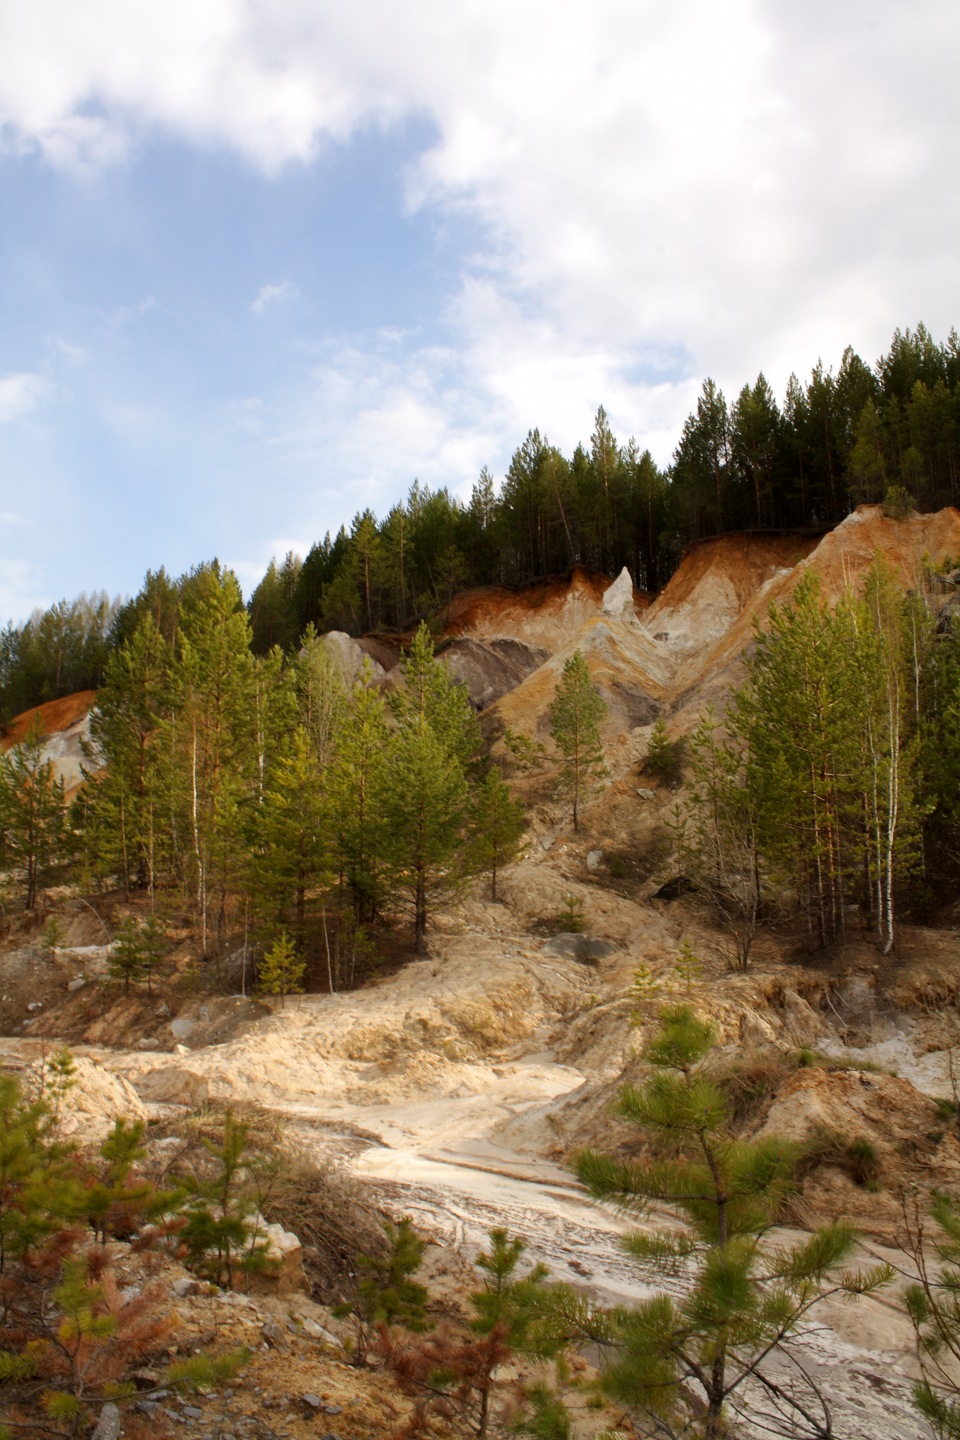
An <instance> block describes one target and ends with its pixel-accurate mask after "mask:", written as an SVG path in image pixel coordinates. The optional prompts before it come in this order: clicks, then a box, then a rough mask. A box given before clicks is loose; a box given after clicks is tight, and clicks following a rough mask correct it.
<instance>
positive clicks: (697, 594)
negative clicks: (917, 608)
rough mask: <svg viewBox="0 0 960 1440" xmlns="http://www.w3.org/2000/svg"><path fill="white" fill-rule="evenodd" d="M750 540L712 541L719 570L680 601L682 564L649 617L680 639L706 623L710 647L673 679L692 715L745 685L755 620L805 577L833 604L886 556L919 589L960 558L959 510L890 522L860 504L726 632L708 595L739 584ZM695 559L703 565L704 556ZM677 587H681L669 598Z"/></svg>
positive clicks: (764, 586)
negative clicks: (927, 576)
mask: <svg viewBox="0 0 960 1440" xmlns="http://www.w3.org/2000/svg"><path fill="white" fill-rule="evenodd" d="M750 540H751V537H749V536H737V537H729V540H727V539H726V538H725V539H724V540H722V541H715V542H711V543H712V544H713V545H715V546H718V547H721V546H723V547H724V548H723V549H722V550H721V553H720V555H719V556H718V557H717V560H718V564H717V565H716V567H715V568H713V567H709V566H708V567H705V568H703V573H702V575H698V576H696V578H695V579H694V583H693V584H692V585H691V586H690V589H689V594H688V595H686V596H685V597H684V598H682V599H675V598H674V596H676V595H678V594H679V595H683V586H684V584H685V583H686V580H685V576H684V573H683V572H684V566H685V563H686V562H684V564H683V565H681V567H680V569H679V570H678V571H677V574H676V575H675V576H674V577H673V580H671V582H670V584H669V585H668V586H667V588H666V589H665V590H664V592H663V595H662V596H661V597H660V599H659V600H658V602H657V606H656V607H652V608H651V611H650V615H649V616H648V617H647V618H649V619H650V620H651V623H657V624H658V625H663V624H664V623H665V622H666V621H667V620H668V619H669V620H671V621H672V622H673V623H674V624H675V625H676V629H677V631H678V633H680V634H683V633H690V632H692V631H693V630H694V629H695V628H696V626H697V624H698V623H700V624H702V628H703V633H704V639H705V641H706V643H705V644H703V645H702V646H700V647H699V648H697V649H693V648H687V649H685V650H684V653H683V654H682V655H681V656H680V657H679V661H680V663H679V664H678V666H677V670H676V674H675V680H674V686H675V689H674V707H675V708H676V709H680V710H684V711H687V712H688V713H689V712H691V711H692V710H696V711H699V710H702V709H703V707H704V706H705V705H706V704H707V703H708V701H712V702H713V703H715V704H717V705H718V706H720V705H722V702H723V696H724V694H725V693H726V691H727V689H728V688H729V686H730V685H731V684H737V683H739V681H740V679H741V677H742V667H741V665H740V657H741V655H742V654H743V652H744V650H745V649H747V647H748V646H749V645H750V644H751V642H752V639H753V632H754V622H755V620H759V622H760V623H761V624H763V621H764V617H765V615H766V614H767V612H768V611H769V608H770V606H771V605H772V604H777V605H782V604H784V603H785V602H786V601H789V599H790V598H791V596H792V595H793V593H794V591H795V590H796V588H797V586H798V585H799V583H800V581H801V580H802V578H803V577H804V576H805V575H807V574H814V575H816V576H817V578H818V579H819V581H820V586H821V591H822V593H823V596H824V598H825V599H826V600H828V601H830V602H835V601H837V600H839V599H840V597H841V595H842V594H843V592H844V590H845V589H846V588H847V587H848V586H849V587H851V588H853V589H854V590H856V589H857V587H858V585H859V583H860V582H861V580H862V578H863V576H864V574H865V573H866V571H867V570H868V569H869V568H870V566H871V565H872V564H873V562H874V560H875V559H876V557H877V556H882V557H883V559H884V560H885V561H886V562H887V564H889V565H891V566H892V567H893V568H894V570H895V571H896V573H897V574H898V576H899V578H900V582H901V584H902V585H903V587H904V589H913V588H915V587H917V586H919V585H920V583H921V582H922V576H923V569H924V565H925V564H926V565H934V566H936V565H939V564H942V563H943V562H944V561H945V560H947V559H949V558H951V557H954V556H957V555H960V511H958V510H955V509H953V508H952V507H950V508H947V509H944V510H939V511H937V512H936V513H935V514H931V515H912V516H910V517H909V518H908V519H906V520H892V519H889V518H888V517H887V516H885V515H884V514H883V512H882V509H881V507H880V506H879V505H861V506H860V507H859V508H858V509H857V510H855V511H854V512H853V514H852V515H848V516H847V518H846V520H844V521H843V522H842V523H841V524H840V525H838V526H837V527H836V529H835V530H831V531H829V533H828V534H826V535H824V536H823V538H822V539H821V540H820V541H819V542H817V543H815V544H813V545H812V546H811V548H810V549H809V551H808V553H807V554H805V555H801V556H800V557H799V558H798V560H797V562H796V563H795V564H794V565H792V566H787V565H782V566H777V567H776V568H771V569H770V571H769V573H768V574H767V576H766V577H765V578H763V579H762V580H761V583H760V584H759V585H758V587H757V588H756V590H755V591H754V593H753V595H752V596H751V597H749V598H748V599H747V600H746V601H745V603H742V604H740V606H739V609H738V610H737V612H736V613H732V609H733V607H732V605H731V606H730V607H729V609H728V612H727V613H728V616H729V620H728V623H727V624H726V626H725V627H724V628H723V629H722V630H721V629H720V627H719V626H718V625H716V624H715V623H714V624H711V623H710V622H709V620H708V619H707V618H706V617H708V615H709V611H710V597H711V594H714V595H715V594H716V593H717V591H718V590H719V589H720V587H721V586H729V587H732V586H733V585H734V584H735V579H734V577H735V576H736V573H737V567H736V566H735V565H733V566H731V565H730V563H729V557H730V548H731V547H730V541H737V542H744V541H746V542H750ZM798 543H801V544H802V543H803V542H798ZM690 558H691V559H692V560H693V561H694V562H695V563H696V564H698V565H701V566H702V559H701V557H699V556H696V555H695V556H692V557H690ZM784 558H786V554H785V555H784ZM691 568H693V567H691ZM675 582H677V584H676V589H675V590H674V591H673V595H671V594H670V592H671V590H672V588H673V587H674V584H675ZM655 611H656V614H655ZM701 617H702V618H701ZM718 630H719V633H717V632H718ZM684 718H686V717H684ZM679 728H680V729H685V728H686V725H685V723H683V722H681V724H680V727H679Z"/></svg>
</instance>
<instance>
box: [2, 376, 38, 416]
mask: <svg viewBox="0 0 960 1440" xmlns="http://www.w3.org/2000/svg"><path fill="white" fill-rule="evenodd" d="M49 389H50V386H49V384H48V382H47V381H46V380H45V379H44V377H43V376H42V375H38V374H36V373H35V372H33V371H29V370H26V371H21V372H20V373H19V374H14V375H3V376H0V424H5V423H7V422H9V421H11V420H19V419H20V417H21V416H22V415H26V414H28V413H29V411H31V410H33V409H35V408H36V406H37V405H39V403H40V401H41V400H42V399H43V397H44V395H46V394H47V392H48V390H49Z"/></svg>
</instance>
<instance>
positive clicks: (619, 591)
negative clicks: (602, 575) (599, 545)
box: [603, 565, 636, 621]
mask: <svg viewBox="0 0 960 1440" xmlns="http://www.w3.org/2000/svg"><path fill="white" fill-rule="evenodd" d="M603 613H604V615H610V616H611V617H612V618H613V619H614V620H624V621H630V620H635V619H636V611H635V609H634V607H633V581H632V580H631V578H630V571H629V570H628V569H627V567H626V565H624V567H623V569H622V570H621V571H620V574H619V575H618V576H617V578H616V580H614V582H613V584H612V585H611V586H610V589H609V590H605V591H604V592H603Z"/></svg>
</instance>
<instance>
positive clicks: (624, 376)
mask: <svg viewBox="0 0 960 1440" xmlns="http://www.w3.org/2000/svg"><path fill="white" fill-rule="evenodd" d="M958 53H960V9H958V7H957V6H956V5H955V4H954V3H953V0H927V3H926V4H925V5H924V6H923V7H921V8H920V9H916V7H914V8H913V9H909V8H907V7H904V6H903V5H902V4H901V3H899V0H874V3H872V4H871V5H870V6H869V7H866V6H865V5H863V4H862V3H853V4H850V5H846V6H840V7H838V6H837V5H836V4H835V3H834V0H831V3H830V4H829V6H828V4H827V0H809V3H808V4H805V5H795V6H789V7H788V6H784V5H783V4H779V3H775V0H728V3H727V4H726V5H723V6H720V5H717V4H716V0H687V3H685V4H684V5H682V6H670V5H667V4H666V3H664V0H595V3H594V4H592V5H591V6H589V7H588V6H586V5H580V6H575V5H565V6H559V7H558V6H557V5H556V4H555V3H547V0H482V3H481V0H461V3H458V4H456V5H450V4H448V3H445V0H408V3H407V4H405V5H403V6H398V5H396V4H395V3H393V0H365V3H364V4H363V5H362V6H353V7H350V6H344V5H334V4H333V3H332V0H321V3H320V4H318V3H317V0H270V3H269V4H268V3H267V0H251V3H241V0H207V3H205V4H204V5H197V4H195V3H194V0H171V3H169V4H168V5H167V6H166V7H164V8H163V9H162V11H161V9H159V8H158V7H148V6H144V5H136V4H130V3H129V0H86V3H85V4H84V5H83V6H77V5H75V4H72V3H69V0H33V3H32V4H30V5H29V6H27V5H24V6H20V7H14V11H12V12H11V16H10V17H8V18H7V19H6V22H5V39H4V45H3V47H2V50H0V126H4V125H5V126H6V127H7V128H6V134H7V137H8V140H7V143H8V144H10V145H13V146H17V147H19V148H21V149H23V148H25V147H26V148H34V149H37V150H39V151H41V152H42V153H43V154H44V155H45V156H46V157H47V159H48V160H49V162H50V163H51V164H55V165H60V166H65V167H70V166H74V167H81V168H82V167H90V166H96V165H105V164H110V163H115V162H116V160H117V159H118V158H119V157H122V156H124V155H126V154H128V153H129V151H130V148H131V147H132V146H136V145H137V144H139V143H140V141H141V139H142V138H143V137H145V136H149V135H150V134H151V133H152V132H153V131H155V130H157V129H161V130H163V131H165V132H167V133H172V134H174V135H177V136H180V137H182V138H185V139H187V140H188V141H191V142H194V143H198V144H202V145H207V146H211V147H212V146H224V145H225V146H229V147H231V148H233V149H234V150H236V151H238V152H240V153H241V154H242V155H244V156H245V157H246V158H247V159H248V160H249V161H250V162H251V163H252V164H254V165H256V166H258V167H260V168H261V169H263V170H264V171H266V172H272V171H276V170H277V169H278V168H280V167H282V166H283V165H286V164H290V163H304V162H309V161H310V160H311V159H312V158H313V157H315V156H316V154H317V153H318V151H319V150H320V149H321V148H322V146H323V145H324V144H326V143H329V142H330V141H331V140H334V141H336V140H342V139H344V138H346V137H348V136H349V135H351V134H352V133H353V132H354V131H356V130H357V129H358V128H359V127H360V126H369V125H384V126H385V125H389V124H390V123H391V122H392V121H394V120H396V119H398V118H400V117H404V116H411V115H414V116H417V117H420V118H426V120H427V121H428V122H430V123H431V124H432V125H433V127H434V128H435V132H436V141H435V143H434V144H433V146H432V147H431V148H430V150H429V151H428V153H426V154H425V155H424V156H422V157H421V158H420V161H419V163H417V164H416V165H414V166H413V168H412V169H411V171H410V172H409V175H408V190H407V202H408V204H409V206H410V207H411V208H416V207H418V206H421V207H422V206H430V207H434V208H437V209H439V210H441V211H463V212H466V213H467V214H469V215H470V216H472V217H475V218H477V219H478V220H480V221H481V222H482V225H483V233H484V236H485V237H486V238H485V241H484V247H483V250H482V253H479V254H478V255H477V257H476V267H475V275H474V277H473V278H471V277H467V278H466V279H465V284H464V290H463V295H462V298H461V304H460V307H459V309H458V311H457V313H456V314H455V315H453V316H452V317H450V318H451V327H452V328H451V336H452V344H453V345H454V346H455V347H456V348H457V350H458V351H460V350H461V349H462V354H460V356H459V358H458V360H457V363H456V365H455V366H454V367H453V369H452V370H451V366H450V363H449V360H448V358H442V359H441V358H438V357H437V356H435V355H427V354H422V355H419V356H418V357H417V358H416V361H415V364H414V367H413V370H412V373H406V372H405V371H404V369H403V367H402V366H400V364H399V361H391V359H390V357H389V356H388V355H387V354H386V353H385V352H384V351H383V350H382V349H381V350H380V351H377V352H375V353H374V354H373V355H372V357H370V356H366V355H364V356H360V355H351V354H350V353H344V354H343V355H341V356H340V357H338V360H342V361H343V363H344V364H345V366H346V370H345V373H344V374H343V375H337V374H335V373H332V372H331V371H330V370H329V369H323V368H322V369H321V373H320V374H318V377H317V383H318V384H319V385H320V387H321V389H322V392H323V395H324V396H325V397H326V401H327V404H326V406H325V407H322V408H323V409H324V412H325V413H326V414H328V416H330V417H332V413H333V412H332V410H331V409H330V406H332V404H333V403H334V400H335V399H336V398H337V397H339V400H340V401H342V402H343V403H347V402H349V403H351V404H353V405H355V406H356V407H357V409H356V411H355V412H353V413H354V420H353V422H352V425H353V427H354V433H352V434H345V435H343V436H341V437H340V438H339V439H337V440H336V442H335V445H334V448H335V450H336V453H337V455H338V456H340V457H341V458H343V459H347V458H350V457H352V463H353V465H354V471H353V472H351V473H356V474H357V475H358V476H360V475H364V474H367V475H369V476H371V477H372V475H373V474H375V473H377V471H376V466H377V465H380V464H383V465H388V466H389V471H390V473H392V474H396V473H398V472H399V471H400V470H402V469H409V472H410V474H411V478H412V475H413V474H416V473H420V474H424V473H437V474H439V473H440V472H441V468H442V464H443V463H446V462H449V463H451V464H453V463H457V464H459V465H462V466H466V465H472V464H473V461H474V460H475V459H479V460H480V461H481V463H482V460H483V459H484V458H486V457H485V456H484V455H483V453H482V452H483V450H484V448H485V447H486V446H488V445H490V446H492V445H499V444H500V443H501V441H500V438H499V437H500V436H501V434H502V430H503V428H504V427H507V426H512V427H514V429H513V433H514V437H515V438H519V435H518V431H519V432H521V433H522V431H523V430H524V429H525V428H526V426H527V425H528V424H530V423H542V424H543V425H544V426H545V427H546V426H549V427H550V429H551V433H552V434H553V435H554V436H555V438H556V439H557V440H558V442H561V441H562V442H564V443H566V427H568V426H569V427H570V428H571V429H572V427H573V421H574V416H575V415H577V416H578V415H579V414H582V412H583V410H584V408H585V406H586V404H587V401H586V398H585V397H589V410H590V411H592V409H593V408H595V405H596V403H598V402H599V401H600V400H603V401H604V403H605V404H606V405H607V408H608V410H609V411H610V413H611V416H612V417H613V418H614V419H615V420H616V418H617V417H618V416H619V417H622V418H620V420H619V430H620V432H621V433H628V432H629V431H630V430H635V431H637V432H638V436H639V438H641V440H642V441H643V442H644V443H651V445H652V446H653V447H654V448H655V449H656V450H657V451H658V452H659V453H660V455H661V458H665V456H664V454H663V452H664V450H667V451H668V450H669V447H670V444H671V443H672V441H675V439H676V436H677V432H678V424H679V419H680V418H682V414H683V410H684V408H685V407H687V406H688V405H689V401H690V397H691V389H690V385H689V382H688V378H687V377H689V376H691V375H696V376H697V377H698V379H699V377H701V376H702V375H703V374H705V373H707V372H711V373H713V374H714V375H715V377H716V378H717V379H718V381H719V382H720V383H721V384H722V385H723V386H724V387H725V388H726V389H727V390H728V391H730V390H732V389H733V388H734V387H735V386H738V385H740V384H742V383H743V382H744V381H747V380H752V379H753V378H754V376H755V375H756V372H757V370H759V369H760V368H761V367H762V368H763V369H764V370H765V371H766V373H767V374H768V377H769V378H770V380H771V381H772V383H773V384H774V385H775V387H776V388H778V389H782V387H783V385H784V383H785V381H786V378H787V374H788V373H789V371H790V370H791V369H794V368H795V369H797V370H798V371H799V372H800V373H801V374H804V373H806V371H807V370H808V369H809V367H810V365H811V364H812V363H813V362H814V361H815V360H816V358H817V356H818V355H819V354H822V355H823V357H824V359H825V360H827V361H828V362H830V361H835V360H837V359H838V358H839V356H840V353H841V351H842V348H843V346H844V345H845V344H846V343H847V342H848V341H849V342H852V343H854V344H855V345H856V346H858V348H860V349H861V352H862V353H863V354H864V356H865V358H866V359H867V360H873V359H874V358H875V356H876V355H877V354H878V353H879V351H880V350H881V349H882V348H884V347H885V346H886V344H887V343H888V341H889V338H890V334H891V332H892V330H893V327H894V326H895V325H898V324H899V325H904V324H913V323H915V322H916V321H917V320H920V319H924V320H926V321H927V323H928V324H929V325H930V326H931V328H932V329H933V331H934V333H935V334H938V335H940V334H943V333H944V332H945V330H946V328H947V327H948V325H949V324H950V323H952V322H953V321H955V320H956V318H957V315H958V313H960V270H958V268H957V266H956V259H955V253H954V251H955V244H954V240H955V236H956V234H957V231H958V226H960V190H958V189H957V187H956V186H954V185H952V184H950V183H949V181H948V179H947V178H945V177H949V175H950V174H951V173H953V168H954V156H953V148H954V141H955V136H956V134H957V133H958V130H960V87H958V86H957V85H956V83H955V77H954V74H953V70H954V68H955V64H956V56H957V54H958ZM476 275H480V276H482V278H481V279H480V280H478V279H477V278H476ZM294 293H295V287H293V286H292V283H291V282H289V281H283V282H281V283H276V284H271V285H265V286H264V287H263V288H262V289H261V291H260V292H259V294H258V295H257V297H256V298H255V299H254V300H253V302H252V308H253V310H254V311H255V312H256V313H258V314H261V313H263V312H264V311H266V310H267V309H268V308H269V307H270V306H271V305H273V304H275V303H280V302H282V301H283V300H286V299H288V298H292V296H293V294H294ZM678 361H679V363H678ZM444 367H446V369H444ZM368 368H369V374H368V373H367V371H368ZM361 372H363V373H362V378H361ZM695 388H696V387H695V386H694V389H695ZM471 397H474V398H471ZM481 397H482V399H481ZM488 407H489V409H488ZM451 414H454V415H459V417H460V423H461V424H462V425H463V426H464V427H466V429H465V430H464V431H463V432H462V433H460V432H458V433H460V438H459V439H456V438H455V436H454V433H453V431H452V429H451V424H452V422H451V420H450V418H449V416H450V415H451ZM554 417H556V419H554ZM248 419H249V417H248ZM577 427H578V434H580V435H582V434H583V433H584V426H583V422H582V421H580V420H579V419H578V420H577ZM333 428H334V421H333V419H332V418H329V419H328V420H326V421H321V422H320V423H319V425H318V426H315V427H314V429H315V430H316V432H317V433H318V434H319V433H320V432H323V433H324V434H327V435H328V436H329V434H331V433H332V430H333ZM295 429H297V430H298V433H299V434H300V437H301V440H302V443H304V444H307V445H310V444H311V443H313V442H312V441H311V440H310V438H309V437H310V435H311V433H313V432H312V431H311V426H310V424H305V425H304V426H303V427H299V428H298V427H295ZM668 436H669V437H671V438H668ZM419 447H423V448H419ZM371 483H372V482H371Z"/></svg>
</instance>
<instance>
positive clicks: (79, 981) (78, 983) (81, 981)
mask: <svg viewBox="0 0 960 1440" xmlns="http://www.w3.org/2000/svg"><path fill="white" fill-rule="evenodd" d="M86 983H87V981H86V976H84V975H77V976H76V978H75V979H73V980H71V981H70V983H69V984H68V985H67V990H68V991H69V993H70V994H71V995H73V994H75V993H76V991H78V990H82V989H83V987H84V985H86Z"/></svg>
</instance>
